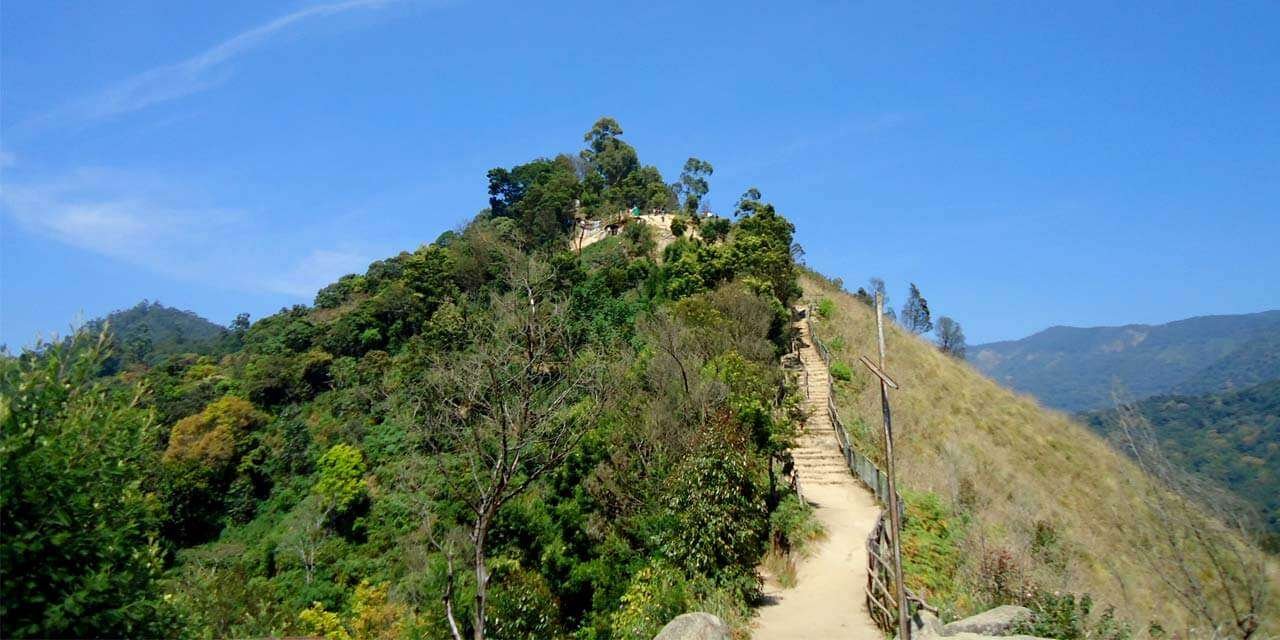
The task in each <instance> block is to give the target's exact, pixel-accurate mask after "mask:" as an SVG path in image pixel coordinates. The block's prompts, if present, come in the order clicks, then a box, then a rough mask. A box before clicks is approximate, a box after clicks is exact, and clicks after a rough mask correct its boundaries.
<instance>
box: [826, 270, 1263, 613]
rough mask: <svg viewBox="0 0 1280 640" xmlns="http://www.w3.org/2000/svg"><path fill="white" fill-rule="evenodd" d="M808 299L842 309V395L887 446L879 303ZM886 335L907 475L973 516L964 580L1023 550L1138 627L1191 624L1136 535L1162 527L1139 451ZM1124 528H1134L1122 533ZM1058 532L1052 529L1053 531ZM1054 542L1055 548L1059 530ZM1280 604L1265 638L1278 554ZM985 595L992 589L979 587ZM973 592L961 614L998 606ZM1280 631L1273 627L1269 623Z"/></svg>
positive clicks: (1056, 580) (1038, 571) (1069, 587)
mask: <svg viewBox="0 0 1280 640" xmlns="http://www.w3.org/2000/svg"><path fill="white" fill-rule="evenodd" d="M801 285H802V286H803V288H804V292H805V299H806V301H807V302H810V303H812V304H814V305H815V306H816V304H817V302H818V301H819V300H820V299H822V298H827V299H829V300H831V301H832V302H834V312H833V313H831V314H830V317H829V318H828V319H825V320H823V319H819V318H815V322H816V323H817V325H816V326H817V332H818V334H819V336H820V337H822V338H823V339H824V340H826V341H827V342H828V343H829V344H831V343H834V344H831V347H832V352H833V357H834V358H835V359H836V360H838V361H842V362H844V363H847V364H848V365H850V367H851V368H852V369H853V370H854V376H853V379H852V380H851V381H850V382H847V383H842V384H841V385H839V386H840V388H839V390H838V393H837V405H838V406H839V409H840V412H841V415H842V416H844V417H845V420H846V422H854V421H855V416H856V417H858V418H861V419H862V420H863V421H864V422H865V423H866V424H868V425H872V428H870V429H866V430H865V431H864V434H868V435H864V437H867V438H869V439H870V443H869V447H868V448H874V449H875V450H877V451H878V450H879V444H878V439H877V438H876V436H875V435H874V434H876V432H877V431H878V426H879V421H880V401H879V393H878V388H877V387H876V386H874V385H872V384H871V383H870V381H869V380H868V377H869V375H868V373H867V372H865V371H863V370H862V369H863V367H862V366H861V365H860V364H858V356H859V355H862V354H866V355H873V354H874V353H875V350H876V347H875V342H874V340H875V338H874V336H875V317H874V312H873V311H872V310H871V309H869V308H868V307H867V306H866V305H864V304H862V303H861V302H859V301H858V300H857V299H855V298H853V297H852V296H850V295H848V294H846V293H843V292H841V291H840V290H839V289H837V288H836V287H835V286H834V285H833V284H832V283H830V282H828V281H827V280H825V279H823V278H821V277H819V276H816V275H815V274H811V273H805V274H804V275H803V276H802V277H801ZM888 329H889V330H888V332H887V335H886V340H887V349H888V357H887V364H888V368H887V370H888V372H889V374H890V375H891V376H894V378H895V379H896V380H897V382H898V383H899V384H900V385H901V387H902V388H901V390H899V391H896V392H894V393H893V395H892V396H891V399H892V406H893V411H894V425H895V429H896V433H897V434H898V436H897V445H898V450H899V451H900V452H901V458H900V459H899V468H900V469H901V471H900V476H899V478H900V482H901V483H902V485H903V486H905V488H908V489H911V490H914V491H930V492H933V493H936V494H938V495H939V496H940V497H941V498H942V500H943V502H944V503H948V504H949V506H951V507H952V508H953V509H955V510H956V511H957V512H961V513H968V514H970V518H971V520H970V523H969V525H968V526H967V528H966V530H967V535H966V539H965V541H964V543H963V551H964V559H963V562H962V566H961V569H960V570H959V572H958V574H962V575H959V576H958V580H961V581H966V580H967V581H968V583H969V584H971V585H973V584H975V583H976V581H979V580H981V579H982V577H983V576H982V573H983V572H982V570H981V569H980V565H981V564H982V562H983V558H984V557H985V558H987V559H988V568H990V563H991V559H992V558H996V559H997V560H998V559H999V558H1000V557H1001V556H1003V557H1005V558H1011V559H1012V560H1013V564H1014V566H1015V567H1018V568H1019V570H1018V571H1015V572H1014V574H1021V575H1023V576H1025V577H1027V578H1030V579H1033V580H1035V581H1036V582H1037V583H1038V584H1040V585H1041V586H1042V587H1044V588H1047V589H1057V590H1063V591H1070V592H1076V593H1082V592H1087V593H1090V594H1092V595H1093V597H1094V598H1095V600H1099V601H1102V602H1105V603H1107V604H1111V605H1115V607H1116V608H1117V609H1118V610H1119V611H1120V613H1121V614H1122V616H1123V617H1124V618H1126V619H1128V620H1130V621H1131V622H1133V623H1134V626H1135V628H1136V629H1137V630H1139V631H1141V630H1144V629H1145V628H1146V624H1147V623H1148V622H1149V621H1152V620H1160V621H1164V622H1165V623H1166V624H1164V628H1165V629H1167V630H1169V631H1173V630H1175V629H1185V628H1186V627H1185V626H1184V625H1185V624H1186V623H1187V622H1189V621H1188V620H1187V618H1186V615H1185V613H1184V612H1183V611H1182V610H1181V609H1180V608H1179V607H1178V606H1177V604H1176V603H1175V601H1174V598H1173V597H1172V596H1171V594H1170V592H1169V587H1168V585H1167V584H1166V583H1165V582H1164V581H1163V580H1162V579H1161V577H1160V576H1159V575H1158V574H1157V570H1156V569H1154V568H1153V567H1150V566H1144V563H1143V561H1142V555H1141V554H1139V553H1137V552H1136V551H1137V550H1136V549H1135V544H1140V543H1139V542H1138V541H1139V540H1140V539H1141V538H1142V536H1144V535H1149V534H1150V535H1153V534H1156V533H1158V532H1157V531H1155V528H1156V527H1157V526H1158V521H1157V520H1156V519H1155V518H1154V516H1151V512H1150V509H1149V507H1148V505H1146V504H1144V500H1143V497H1142V494H1143V492H1144V491H1147V490H1150V489H1151V484H1150V480H1148V479H1147V478H1146V477H1144V476H1142V475H1141V472H1140V471H1139V470H1138V469H1137V468H1136V466H1135V465H1134V464H1132V463H1131V462H1130V461H1129V460H1128V459H1127V458H1125V457H1123V456H1121V455H1120V454H1118V453H1116V452H1115V451H1114V450H1113V449H1112V448H1111V447H1110V446H1109V445H1108V444H1107V443H1106V442H1104V441H1103V440H1102V439H1100V438H1099V437H1097V436H1096V435H1094V434H1093V433H1092V432H1090V431H1088V430H1087V429H1086V428H1085V427H1084V426H1082V425H1080V424H1077V423H1076V422H1074V421H1072V420H1071V419H1069V418H1068V417H1067V416H1066V415H1064V414H1061V413H1058V412H1056V411H1052V410H1049V409H1045V408H1044V407H1042V406H1040V405H1039V404H1037V403H1036V401H1035V400H1033V399H1032V398H1030V397H1026V396H1021V395H1018V394H1016V393H1014V392H1012V391H1009V390H1007V389H1005V388H1003V387H1001V386H999V385H997V384H996V383H995V382H993V381H991V380H990V379H988V378H986V377H984V376H983V375H982V374H980V373H978V372H977V371H976V370H974V369H972V368H971V367H969V366H968V365H967V364H965V363H963V362H959V361H956V360H955V359H953V358H950V357H948V356H945V355H943V354H941V353H940V352H939V351H938V350H937V349H936V348H934V347H933V345H932V344H930V343H928V342H926V341H925V340H923V339H922V338H919V337H916V336H914V335H912V334H910V333H909V332H906V331H904V330H901V329H900V328H898V327H897V326H896V325H892V324H891V325H890V327H889V328H888ZM1122 527H1127V528H1128V531H1129V532H1132V533H1124V534H1122V533H1120V531H1121V528H1122ZM1046 532H1048V534H1046ZM1046 535H1050V536H1052V538H1053V547H1054V548H1053V549H1046V548H1045V544H1044V543H1045V537H1046ZM1269 582H1270V583H1271V584H1272V585H1273V586H1272V590H1271V591H1272V595H1271V600H1272V607H1271V608H1270V612H1271V613H1270V614H1269V616H1270V617H1271V618H1272V619H1271V620H1268V621H1266V622H1265V623H1264V630H1263V634H1262V637H1267V635H1268V633H1271V634H1274V633H1277V626H1280V625H1277V623H1276V621H1275V620H1274V618H1275V616H1276V615H1277V614H1276V612H1277V611H1280V609H1277V608H1276V606H1275V600H1276V595H1277V593H1280V575H1278V574H1277V572H1276V571H1275V565H1274V562H1273V563H1271V575H1270V579H1269ZM977 591H980V589H977ZM977 600H978V598H977V597H971V598H970V599H969V601H968V602H964V599H963V598H962V599H961V603H960V604H959V605H958V606H957V610H956V611H955V612H954V613H956V614H959V615H964V614H967V613H970V611H965V610H964V609H966V608H970V607H981V606H984V605H985V604H987V603H983V602H978V601H977ZM1266 627H1270V628H1266Z"/></svg>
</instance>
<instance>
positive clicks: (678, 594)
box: [610, 561, 689, 640]
mask: <svg viewBox="0 0 1280 640" xmlns="http://www.w3.org/2000/svg"><path fill="white" fill-rule="evenodd" d="M688 604H689V587H688V582H687V580H685V577H684V575H683V574H681V572H680V570H679V569H677V568H675V567H674V566H672V565H670V564H668V563H666V562H663V561H656V562H653V563H651V564H649V565H648V566H646V567H645V568H643V569H641V570H640V571H638V572H636V575H635V577H634V578H632V580H631V584H630V585H628V586H627V592H626V593H624V594H623V595H622V600H621V603H620V605H621V606H620V607H619V608H618V610H617V611H615V612H614V613H613V615H612V616H611V620H610V622H611V627H612V631H613V637H616V638H627V639H629V640H648V639H649V638H652V637H654V636H655V635H657V634H658V631H660V630H661V629H662V627H663V625H665V624H666V623H667V622H670V621H671V619H672V618H674V617H676V616H678V615H680V614H682V613H684V612H685V610H686V608H687V607H688Z"/></svg>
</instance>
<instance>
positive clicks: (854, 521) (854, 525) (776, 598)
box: [752, 321, 884, 640]
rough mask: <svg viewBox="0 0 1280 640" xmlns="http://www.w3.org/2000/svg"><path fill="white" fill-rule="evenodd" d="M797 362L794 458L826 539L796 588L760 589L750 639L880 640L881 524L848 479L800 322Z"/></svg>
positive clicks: (869, 500) (815, 358)
mask: <svg viewBox="0 0 1280 640" xmlns="http://www.w3.org/2000/svg"><path fill="white" fill-rule="evenodd" d="M796 326H797V327H798V329H799V331H800V336H801V342H802V346H801V349H800V359H801V361H802V362H803V363H804V368H805V371H807V372H808V374H809V389H810V395H809V397H808V399H807V402H806V408H807V409H808V410H809V413H810V418H809V420H808V423H807V425H806V426H805V432H804V434H803V435H802V436H801V437H800V441H799V443H798V445H799V446H798V447H797V448H796V449H794V450H793V451H792V454H793V455H794V457H795V461H796V469H797V470H798V471H799V474H800V486H801V490H802V491H803V492H804V497H805V499H806V500H808V501H809V503H810V504H812V505H813V506H814V508H815V510H816V515H817V517H818V519H819V520H821V521H822V524H823V526H825V527H826V530H827V538H826V539H825V540H823V541H822V542H820V543H819V544H818V545H817V548H816V549H814V550H813V552H812V554H811V555H810V556H809V557H807V558H804V559H802V560H800V562H799V564H798V566H797V567H796V586H795V587H793V588H791V589H783V588H781V587H779V586H778V585H777V584H776V583H774V584H766V585H765V597H766V600H767V601H769V602H770V604H766V605H764V606H762V607H760V609H759V610H758V612H759V617H757V618H756V622H755V628H754V630H753V633H752V637H753V638H756V639H757V640H777V639H786V638H796V639H800V638H805V639H822V638H854V639H864V638H865V639H866V640H882V639H883V638H884V634H883V633H881V632H880V629H879V628H877V627H876V626H875V623H873V622H872V621H871V616H870V615H869V614H868V613H867V605H866V601H865V591H864V585H865V584H866V580H867V547H866V545H867V536H868V535H870V534H871V530H872V528H874V527H875V524H876V519H877V518H879V516H880V507H879V505H877V504H876V501H875V498H874V497H873V496H872V495H871V492H870V491H869V490H868V489H866V488H865V487H863V486H862V485H861V484H860V483H859V482H858V481H857V480H855V479H854V477H853V475H852V474H850V473H849V470H848V468H847V467H845V464H844V458H843V457H842V456H841V455H840V449H839V447H837V445H836V436H835V430H834V428H833V427H832V425H831V419H830V417H829V416H828V415H827V396H828V389H829V387H828V384H827V375H828V373H827V367H826V365H824V364H823V362H822V358H821V356H819V355H818V351H817V349H816V348H815V347H814V346H813V344H812V342H811V340H810V336H809V333H808V327H807V325H806V323H805V322H804V321H800V322H799V323H797V325H796Z"/></svg>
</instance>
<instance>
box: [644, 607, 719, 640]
mask: <svg viewBox="0 0 1280 640" xmlns="http://www.w3.org/2000/svg"><path fill="white" fill-rule="evenodd" d="M729 637H730V634H729V625H727V624H725V622H724V620H721V619H720V618H718V617H716V616H713V615H711V614H709V613H704V612H702V611H696V612H694V613H685V614H681V615H678V616H676V617H675V619H674V620H672V621H671V622H668V623H667V626H665V627H663V628H662V631H659V632H658V635H656V636H654V637H653V640H729Z"/></svg>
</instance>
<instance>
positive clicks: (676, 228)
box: [671, 218, 686, 237]
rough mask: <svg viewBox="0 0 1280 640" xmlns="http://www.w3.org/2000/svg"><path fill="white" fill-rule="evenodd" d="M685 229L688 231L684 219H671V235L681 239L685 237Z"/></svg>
mask: <svg viewBox="0 0 1280 640" xmlns="http://www.w3.org/2000/svg"><path fill="white" fill-rule="evenodd" d="M685 229H686V226H685V222H684V218H672V219H671V235H673V236H676V237H680V236H682V235H684V231H685Z"/></svg>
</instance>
